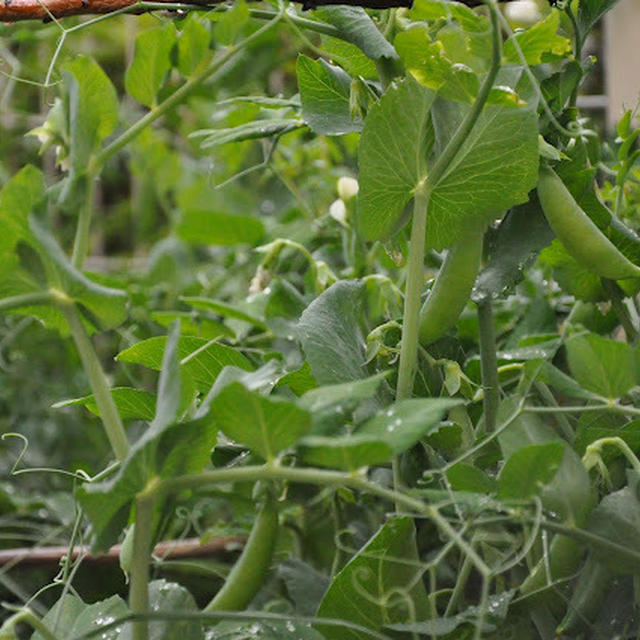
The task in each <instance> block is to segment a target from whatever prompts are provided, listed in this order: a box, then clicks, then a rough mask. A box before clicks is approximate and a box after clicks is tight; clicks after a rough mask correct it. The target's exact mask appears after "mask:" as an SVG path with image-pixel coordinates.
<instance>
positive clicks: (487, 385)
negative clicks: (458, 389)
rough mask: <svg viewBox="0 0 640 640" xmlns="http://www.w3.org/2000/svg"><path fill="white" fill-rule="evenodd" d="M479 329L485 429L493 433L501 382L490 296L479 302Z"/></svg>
mask: <svg viewBox="0 0 640 640" xmlns="http://www.w3.org/2000/svg"><path fill="white" fill-rule="evenodd" d="M478 330H479V336H480V340H479V342H480V375H481V377H482V388H483V391H484V396H483V399H482V404H483V407H484V431H485V433H486V432H488V433H491V432H492V431H494V429H495V428H496V419H497V416H498V406H499V404H500V383H499V381H498V358H497V356H496V337H495V330H494V326H493V304H492V302H491V300H490V299H489V298H485V299H484V300H482V301H481V302H478Z"/></svg>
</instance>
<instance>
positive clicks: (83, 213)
mask: <svg viewBox="0 0 640 640" xmlns="http://www.w3.org/2000/svg"><path fill="white" fill-rule="evenodd" d="M94 194H95V180H94V178H93V176H91V175H89V176H88V182H87V189H86V193H85V199H84V202H83V203H82V207H81V208H80V211H79V213H78V224H77V226H76V236H75V239H74V241H73V255H72V256H71V263H72V264H73V266H74V267H75V268H76V269H82V265H83V264H84V261H85V258H86V257H87V254H88V253H89V234H90V231H91V218H92V217H93V198H94Z"/></svg>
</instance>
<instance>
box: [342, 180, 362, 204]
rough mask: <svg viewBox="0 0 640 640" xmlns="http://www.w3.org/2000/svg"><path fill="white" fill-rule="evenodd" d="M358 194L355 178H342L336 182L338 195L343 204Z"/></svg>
mask: <svg viewBox="0 0 640 640" xmlns="http://www.w3.org/2000/svg"><path fill="white" fill-rule="evenodd" d="M356 193H358V181H357V180H356V179H355V178H349V177H348V176H342V178H340V179H339V180H338V195H339V196H340V199H341V200H342V201H343V202H349V200H351V198H354V197H355V195H356Z"/></svg>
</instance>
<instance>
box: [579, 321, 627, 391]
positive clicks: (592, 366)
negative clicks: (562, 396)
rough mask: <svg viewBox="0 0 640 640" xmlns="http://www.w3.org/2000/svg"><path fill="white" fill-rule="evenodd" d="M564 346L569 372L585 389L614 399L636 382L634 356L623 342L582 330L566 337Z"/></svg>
mask: <svg viewBox="0 0 640 640" xmlns="http://www.w3.org/2000/svg"><path fill="white" fill-rule="evenodd" d="M566 349H567V361H568V364H569V369H570V371H571V374H572V375H573V377H574V378H575V379H576V380H577V381H578V383H579V384H580V385H581V386H583V387H584V388H585V389H588V390H589V391H593V392H594V393H597V394H598V395H600V396H603V397H605V398H608V399H611V400H614V399H617V398H620V397H621V396H624V395H625V394H626V393H627V392H628V391H629V390H630V389H631V388H632V387H634V386H635V385H636V384H638V356H637V354H636V353H635V351H634V350H633V349H632V348H631V346H630V345H628V344H627V343H626V342H620V341H618V340H612V339H611V338H606V337H604V336H599V335H598V334H595V333H583V334H579V335H576V336H573V337H572V338H570V339H569V340H567V342H566Z"/></svg>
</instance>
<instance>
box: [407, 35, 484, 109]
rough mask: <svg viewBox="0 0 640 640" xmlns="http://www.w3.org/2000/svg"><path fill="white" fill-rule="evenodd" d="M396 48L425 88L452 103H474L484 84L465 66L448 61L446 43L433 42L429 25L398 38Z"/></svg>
mask: <svg viewBox="0 0 640 640" xmlns="http://www.w3.org/2000/svg"><path fill="white" fill-rule="evenodd" d="M395 47H396V49H397V50H398V53H399V55H400V57H401V58H402V60H403V62H404V63H405V66H406V67H407V69H408V70H409V71H410V72H411V74H412V75H413V77H414V78H415V79H416V80H417V81H418V82H419V83H420V84H422V85H423V86H425V87H428V88H429V89H434V90H435V91H438V92H439V93H440V95H441V96H443V97H445V98H447V99H448V100H462V101H463V102H473V99H474V98H475V96H476V94H477V93H478V87H479V86H480V81H479V79H478V76H477V75H476V73H475V72H474V71H473V70H472V69H470V68H469V67H468V66H466V65H464V64H454V62H453V61H451V60H449V58H447V56H446V54H445V51H444V47H443V44H442V42H440V41H438V40H436V41H435V42H432V41H431V37H430V36H429V33H428V30H427V27H426V25H425V26H422V25H416V26H414V27H412V28H411V29H408V30H407V31H402V32H401V33H399V34H398V35H397V36H396V39H395Z"/></svg>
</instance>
